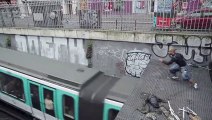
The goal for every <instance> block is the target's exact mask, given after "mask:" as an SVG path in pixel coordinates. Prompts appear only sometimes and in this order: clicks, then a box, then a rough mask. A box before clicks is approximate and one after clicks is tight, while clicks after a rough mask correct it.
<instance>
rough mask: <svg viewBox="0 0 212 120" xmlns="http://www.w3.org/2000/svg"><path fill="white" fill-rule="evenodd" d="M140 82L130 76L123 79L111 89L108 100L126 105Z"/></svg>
mask: <svg viewBox="0 0 212 120" xmlns="http://www.w3.org/2000/svg"><path fill="white" fill-rule="evenodd" d="M138 81H139V79H137V78H133V77H130V76H124V77H122V78H121V79H119V80H118V81H117V82H116V83H115V84H114V86H113V87H112V88H111V89H110V91H109V94H108V95H107V98H108V99H111V100H115V101H119V102H122V103H124V102H125V101H126V100H127V98H128V97H129V96H130V94H131V93H132V91H133V90H134V89H135V86H136V84H137V83H138Z"/></svg>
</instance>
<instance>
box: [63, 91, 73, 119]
mask: <svg viewBox="0 0 212 120" xmlns="http://www.w3.org/2000/svg"><path fill="white" fill-rule="evenodd" d="M63 106H64V108H63V111H64V113H63V118H64V119H65V120H74V99H73V98H72V97H69V96H67V95H64V96H63Z"/></svg>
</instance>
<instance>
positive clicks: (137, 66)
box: [93, 34, 212, 78]
mask: <svg viewBox="0 0 212 120" xmlns="http://www.w3.org/2000/svg"><path fill="white" fill-rule="evenodd" d="M94 46H95V47H94V57H93V66H94V67H95V68H98V69H100V70H102V71H104V72H106V73H107V74H109V75H114V76H118V77H120V76H123V75H130V76H132V77H137V78H139V77H141V75H142V73H143V72H144V71H145V68H146V67H147V65H148V63H149V61H150V60H151V59H156V60H159V59H160V58H163V59H166V60H169V59H170V57H169V56H168V50H169V49H170V47H175V48H176V49H177V53H181V54H182V55H183V56H184V58H185V60H186V61H187V62H188V63H192V64H198V65H207V64H208V62H209V61H210V60H211V59H212V55H211V47H212V37H207V36H204V37H199V36H180V35H160V34H158V35H155V42H154V43H126V42H112V41H95V43H94ZM158 62H159V61H158Z"/></svg>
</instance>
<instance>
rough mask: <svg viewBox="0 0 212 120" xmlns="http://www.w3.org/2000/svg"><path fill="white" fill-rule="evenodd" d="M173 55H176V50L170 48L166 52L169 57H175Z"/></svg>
mask: <svg viewBox="0 0 212 120" xmlns="http://www.w3.org/2000/svg"><path fill="white" fill-rule="evenodd" d="M175 53H176V49H175V48H170V49H169V51H168V54H169V55H175Z"/></svg>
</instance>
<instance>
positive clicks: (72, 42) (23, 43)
mask: <svg viewBox="0 0 212 120" xmlns="http://www.w3.org/2000/svg"><path fill="white" fill-rule="evenodd" d="M85 44H86V43H85V42H84V40H82V39H70V38H53V37H37V36H20V35H15V46H16V50H18V51H22V52H27V53H30V54H35V55H40V56H44V57H48V58H52V59H56V60H59V61H63V62H71V63H77V64H82V65H87V64H88V62H87V59H86V57H85V49H84V47H85Z"/></svg>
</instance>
